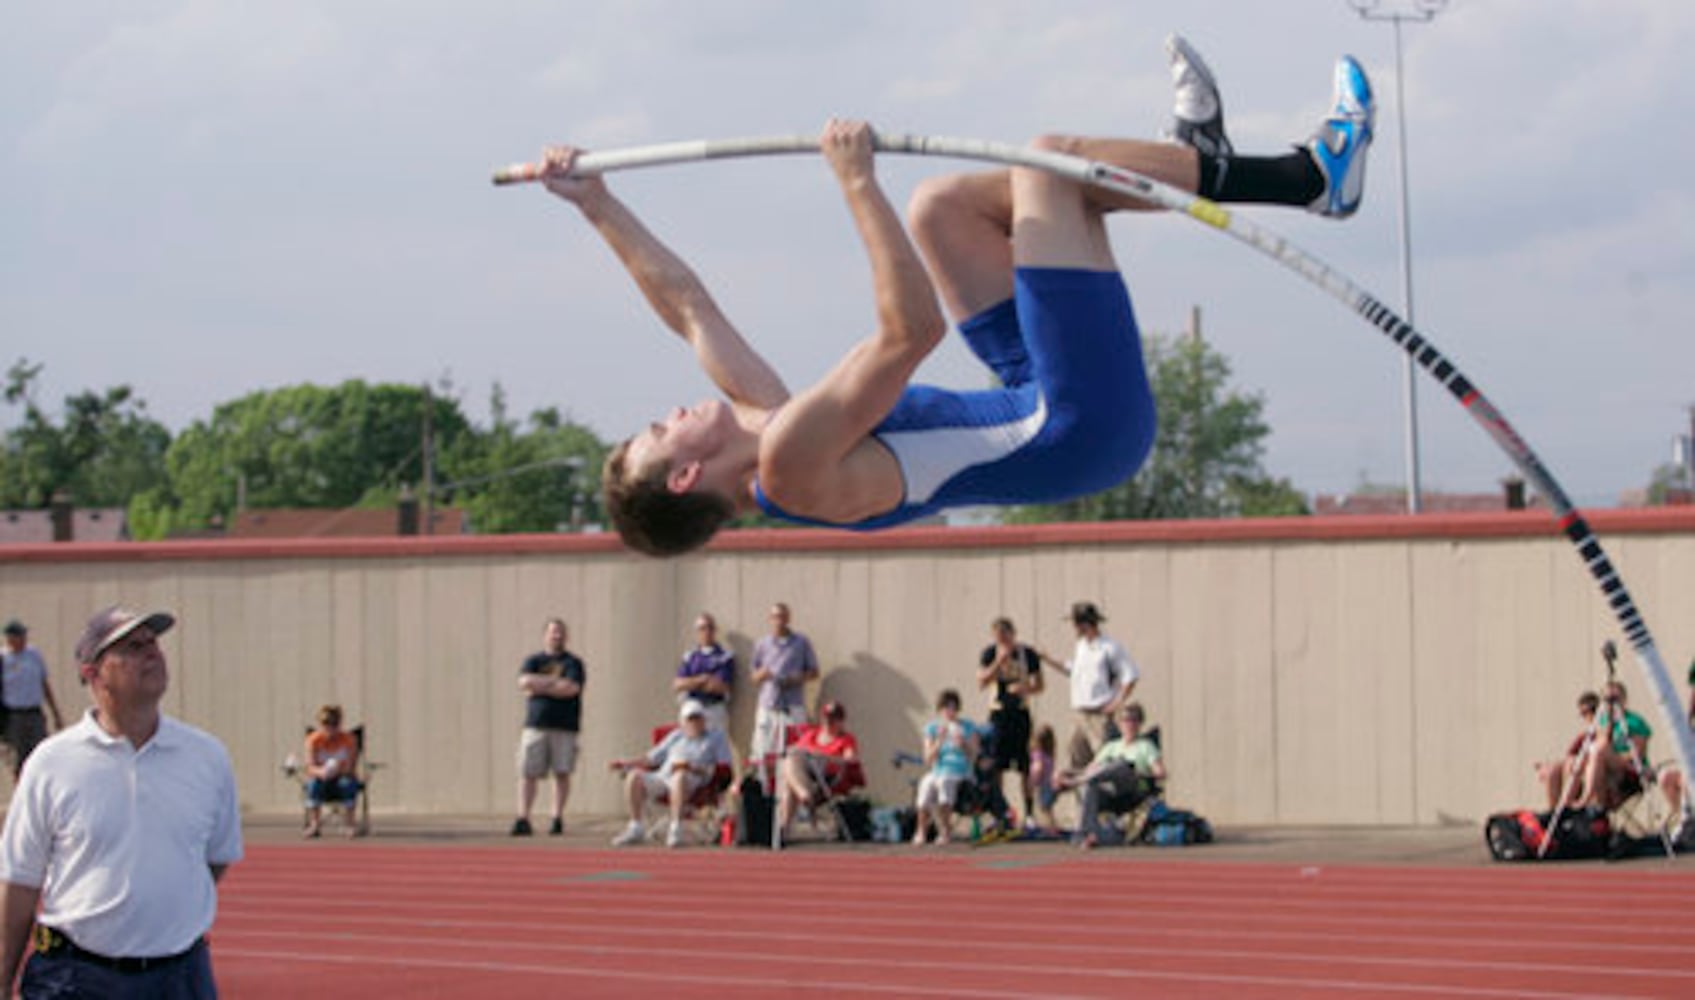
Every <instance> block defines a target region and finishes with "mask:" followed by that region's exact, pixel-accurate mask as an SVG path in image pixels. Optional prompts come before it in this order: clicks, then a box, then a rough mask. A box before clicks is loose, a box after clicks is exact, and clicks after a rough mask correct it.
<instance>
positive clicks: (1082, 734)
mask: <svg viewBox="0 0 1695 1000" xmlns="http://www.w3.org/2000/svg"><path fill="white" fill-rule="evenodd" d="M1070 617H1071V625H1072V627H1073V628H1075V629H1076V630H1077V648H1076V649H1075V650H1073V651H1072V654H1071V662H1070V663H1062V662H1060V661H1059V660H1056V659H1054V658H1053V657H1051V656H1049V655H1048V654H1046V653H1042V654H1040V655H1041V657H1042V659H1043V660H1044V661H1046V662H1047V663H1048V664H1049V665H1050V666H1052V667H1053V668H1054V669H1056V670H1058V671H1059V672H1060V673H1062V674H1065V675H1066V676H1067V677H1069V678H1071V711H1072V714H1073V715H1075V716H1076V725H1075V727H1074V728H1073V729H1072V730H1071V742H1070V744H1069V745H1068V746H1067V748H1066V756H1067V757H1068V758H1069V760H1070V764H1071V767H1072V768H1073V769H1076V770H1082V769H1083V768H1086V767H1088V766H1089V762H1090V761H1092V760H1094V759H1095V751H1097V750H1099V749H1100V748H1101V745H1102V744H1104V743H1106V741H1107V723H1108V722H1109V721H1110V720H1111V719H1112V717H1113V716H1114V715H1115V714H1117V712H1118V709H1119V708H1120V707H1122V706H1123V705H1125V704H1126V703H1128V702H1129V701H1130V695H1131V693H1132V692H1134V691H1135V690H1136V680H1137V679H1138V678H1139V677H1141V675H1142V673H1141V671H1140V670H1138V669H1136V661H1134V660H1132V659H1130V654H1129V653H1127V652H1125V651H1124V647H1123V646H1121V645H1119V643H1118V642H1117V641H1116V640H1114V639H1111V638H1108V637H1107V636H1106V635H1104V634H1102V632H1101V622H1104V621H1106V616H1105V615H1103V614H1101V609H1100V608H1097V607H1095V606H1094V604H1092V603H1090V602H1089V601H1078V602H1077V603H1075V604H1073V605H1072V606H1071V615H1070Z"/></svg>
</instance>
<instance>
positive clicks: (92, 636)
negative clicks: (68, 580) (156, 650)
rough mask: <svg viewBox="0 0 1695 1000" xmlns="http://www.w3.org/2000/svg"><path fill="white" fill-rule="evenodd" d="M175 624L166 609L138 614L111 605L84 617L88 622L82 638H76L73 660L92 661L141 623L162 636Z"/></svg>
mask: <svg viewBox="0 0 1695 1000" xmlns="http://www.w3.org/2000/svg"><path fill="white" fill-rule="evenodd" d="M176 623H177V619H176V616H175V615H173V614H171V613H170V612H168V611H153V612H149V613H147V614H142V613H141V612H139V611H132V610H130V609H129V608H125V607H120V606H118V605H116V604H114V605H112V606H111V607H109V608H105V609H102V610H100V611H97V612H95V613H94V617H93V618H90V619H89V620H88V625H87V626H86V627H85V628H84V629H83V630H82V638H80V639H78V640H77V645H76V654H77V662H78V663H93V662H94V661H95V660H98V659H100V654H101V653H104V652H105V651H106V650H107V649H108V648H109V647H110V646H111V645H112V644H113V643H115V642H117V641H118V640H119V639H122V638H123V637H124V636H126V635H129V634H130V633H131V632H134V631H135V630H136V629H138V628H140V627H141V626H143V625H146V626H147V627H148V628H150V629H152V630H153V634H154V635H164V634H165V633H166V632H169V631H170V630H171V626H172V625H175V624H176Z"/></svg>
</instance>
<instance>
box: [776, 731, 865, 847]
mask: <svg viewBox="0 0 1695 1000" xmlns="http://www.w3.org/2000/svg"><path fill="white" fill-rule="evenodd" d="M818 718H819V720H820V721H819V724H818V725H816V726H810V725H808V726H794V727H790V729H789V732H790V733H792V734H794V738H793V740H791V741H790V742H789V748H788V751H787V753H786V754H784V757H783V763H782V767H781V768H780V769H779V772H778V787H777V822H778V823H780V824H781V826H782V838H783V839H784V840H787V839H789V824H790V822H791V821H792V820H793V819H794V818H795V813H796V811H797V810H798V809H804V810H806V811H807V812H808V814H809V815H810V817H811V819H812V823H813V825H814V826H816V825H817V823H818V820H819V818H820V817H822V816H831V817H833V818H834V820H835V823H836V837H837V839H839V840H852V839H854V838H853V836H852V833H851V829H852V824H850V823H848V822H847V819H846V817H844V816H843V814H842V800H843V799H844V798H845V797H846V796H848V795H850V794H851V793H853V792H854V791H856V790H858V789H860V788H863V787H865V768H864V766H863V764H862V763H861V761H860V758H859V741H858V740H856V739H854V736H853V734H852V733H850V732H848V731H847V729H846V727H845V723H846V721H847V710H846V709H845V708H843V707H842V704H841V703H840V702H836V701H831V702H825V703H824V705H823V707H822V708H820V709H819V711H818Z"/></svg>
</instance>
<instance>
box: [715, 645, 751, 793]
mask: <svg viewBox="0 0 1695 1000" xmlns="http://www.w3.org/2000/svg"><path fill="white" fill-rule="evenodd" d="M719 628H720V629H722V628H723V626H722V624H720V625H719ZM718 636H719V638H718V641H719V642H721V643H723V644H724V648H725V649H728V650H729V651H730V652H732V653H734V654H736V680H735V683H734V684H731V685H730V731H729V733H728V734H726V735H728V736H729V737H730V745H731V746H732V747H734V748H735V751H736V758H737V767H738V769H739V768H740V766H741V765H740V761H741V758H743V757H745V756H747V755H748V754H749V753H751V752H752V747H753V717H754V710H755V709H756V708H757V707H758V705H759V685H758V684H755V683H754V682H753V644H754V641H755V639H754V637H753V636H750V635H748V634H747V633H746V632H737V631H731V630H727V629H726V630H724V631H721V632H719V633H718ZM737 774H738V776H739V775H740V771H739V770H738V771H737Z"/></svg>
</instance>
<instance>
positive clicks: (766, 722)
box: [753, 602, 818, 757]
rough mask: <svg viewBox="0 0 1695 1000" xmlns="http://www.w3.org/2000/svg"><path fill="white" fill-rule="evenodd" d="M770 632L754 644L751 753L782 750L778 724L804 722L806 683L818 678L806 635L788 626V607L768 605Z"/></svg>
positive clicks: (816, 659) (756, 755) (770, 752)
mask: <svg viewBox="0 0 1695 1000" xmlns="http://www.w3.org/2000/svg"><path fill="white" fill-rule="evenodd" d="M769 619H770V622H771V634H770V635H766V636H761V637H760V639H759V641H758V642H757V643H754V646H753V680H754V683H756V684H758V685H759V711H758V712H757V713H756V714H755V715H754V720H753V756H755V757H763V756H765V755H766V754H778V753H782V752H783V744H782V737H781V736H780V735H779V734H778V732H777V730H778V727H779V725H790V726H794V725H800V724H802V723H804V722H806V682H807V681H810V680H814V679H816V678H817V677H818V655H817V654H816V653H814V652H813V651H812V643H811V642H808V641H807V638H806V636H804V635H801V634H800V633H799V632H795V631H792V630H790V628H789V606H788V605H787V604H783V603H781V602H779V603H777V604H773V605H771V614H770V616H769Z"/></svg>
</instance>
